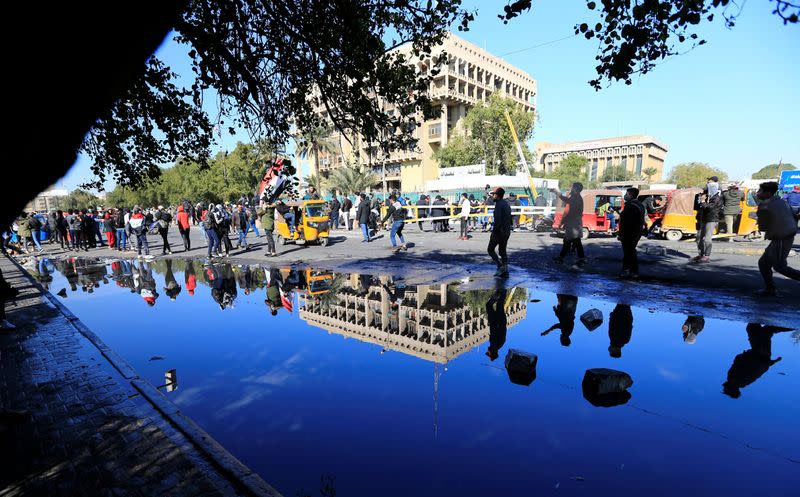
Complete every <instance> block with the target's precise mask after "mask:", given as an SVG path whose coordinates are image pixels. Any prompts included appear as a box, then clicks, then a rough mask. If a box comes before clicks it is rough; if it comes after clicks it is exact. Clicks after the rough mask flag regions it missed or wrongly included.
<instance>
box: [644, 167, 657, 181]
mask: <svg viewBox="0 0 800 497" xmlns="http://www.w3.org/2000/svg"><path fill="white" fill-rule="evenodd" d="M657 172H658V169H656V168H654V167H646V168H644V169H643V170H642V174H643V175H644V177H645V178H647V181H651V180H652V178H653V176H655V175H656V173H657Z"/></svg>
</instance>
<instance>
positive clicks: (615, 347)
mask: <svg viewBox="0 0 800 497" xmlns="http://www.w3.org/2000/svg"><path fill="white" fill-rule="evenodd" d="M632 334H633V312H631V306H629V305H625V304H617V306H616V307H614V310H613V311H611V315H610V316H609V317H608V341H609V344H608V354H609V355H610V356H611V357H614V358H617V359H619V358H620V357H622V347H624V346H625V345H627V344H628V342H630V341H631V335H632Z"/></svg>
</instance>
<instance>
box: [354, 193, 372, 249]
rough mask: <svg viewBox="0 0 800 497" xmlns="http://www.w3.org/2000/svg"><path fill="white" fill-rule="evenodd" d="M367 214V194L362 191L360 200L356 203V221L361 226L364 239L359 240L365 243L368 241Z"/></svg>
mask: <svg viewBox="0 0 800 497" xmlns="http://www.w3.org/2000/svg"><path fill="white" fill-rule="evenodd" d="M369 214H370V205H369V200H367V195H366V194H365V193H362V194H361V202H360V203H359V204H358V209H357V210H356V222H358V225H359V226H361V234H362V235H364V239H363V240H361V241H362V242H366V243H369Z"/></svg>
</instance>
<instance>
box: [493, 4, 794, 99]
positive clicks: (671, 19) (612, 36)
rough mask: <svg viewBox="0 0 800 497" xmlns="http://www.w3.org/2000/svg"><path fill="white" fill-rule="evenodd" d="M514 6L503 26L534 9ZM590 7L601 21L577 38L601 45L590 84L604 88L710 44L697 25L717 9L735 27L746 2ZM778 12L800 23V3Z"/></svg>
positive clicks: (582, 27) (581, 29)
mask: <svg viewBox="0 0 800 497" xmlns="http://www.w3.org/2000/svg"><path fill="white" fill-rule="evenodd" d="M509 2H510V3H509V4H508V5H506V6H505V7H504V8H503V10H504V13H503V14H501V15H500V16H499V17H500V19H503V22H508V20H509V19H513V18H514V17H517V16H518V15H520V14H521V13H522V11H528V10H530V8H531V3H532V2H531V0H509ZM598 4H599V6H600V8H599V9H598ZM731 5H733V6H734V8H731ZM586 7H587V8H588V9H589V10H591V11H594V10H595V9H597V14H596V15H597V23H596V24H589V23H586V22H584V23H582V24H576V25H575V35H583V37H584V38H586V39H587V40H592V39H596V40H597V42H598V50H597V52H598V53H597V56H596V57H595V59H596V60H597V61H598V64H597V66H596V68H595V69H596V70H597V75H598V77H597V79H594V80H592V81H589V84H590V85H591V86H592V87H594V88H595V89H596V90H599V89H600V88H601V86H602V83H603V81H609V82H610V81H612V80H616V81H624V82H625V84H628V85H629V84H631V76H632V75H634V74H645V73H647V72H649V71H650V70H652V69H653V68H654V67H655V65H656V64H657V63H658V62H659V61H661V60H664V59H666V58H667V57H671V56H673V55H678V54H680V53H682V52H687V51H689V50H691V49H693V48H695V47H698V46H700V45H704V44H705V43H706V40H703V39H701V38H700V37H699V35H698V34H697V33H695V32H694V31H696V29H695V26H698V25H699V24H701V23H702V22H711V21H713V20H714V12H712V11H717V12H719V13H720V14H721V17H722V18H723V19H724V22H725V25H726V26H727V27H729V28H730V27H733V25H734V23H735V21H736V19H737V17H738V16H739V14H740V13H741V12H742V8H743V7H744V4H743V3H742V4H741V5H740V4H737V3H736V2H733V1H731V0H648V1H636V2H631V1H630V0H603V1H602V2H598V1H596V0H586ZM770 8H771V9H773V7H772V6H770ZM772 13H773V14H775V15H777V16H778V17H779V18H780V19H781V20H782V21H783V23H784V24H796V23H798V21H800V4H798V3H797V2H791V1H789V0H776V1H775V7H774V9H773V10H772Z"/></svg>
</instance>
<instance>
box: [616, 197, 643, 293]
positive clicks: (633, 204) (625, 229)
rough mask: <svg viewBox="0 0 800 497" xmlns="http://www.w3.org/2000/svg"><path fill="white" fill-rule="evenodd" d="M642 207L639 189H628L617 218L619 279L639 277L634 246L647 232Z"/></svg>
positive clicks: (637, 260)
mask: <svg viewBox="0 0 800 497" xmlns="http://www.w3.org/2000/svg"><path fill="white" fill-rule="evenodd" d="M644 211H645V209H644V205H642V202H641V201H640V200H639V189H638V188H628V190H627V191H626V192H625V205H624V207H623V209H622V212H621V213H620V216H619V231H618V232H617V238H618V239H619V241H620V242H621V243H622V272H621V273H620V277H621V278H638V277H639V259H638V257H637V255H636V245H638V244H639V239H641V237H642V233H644V232H645V231H646V230H647V226H646V225H645V222H644Z"/></svg>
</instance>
